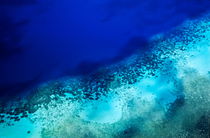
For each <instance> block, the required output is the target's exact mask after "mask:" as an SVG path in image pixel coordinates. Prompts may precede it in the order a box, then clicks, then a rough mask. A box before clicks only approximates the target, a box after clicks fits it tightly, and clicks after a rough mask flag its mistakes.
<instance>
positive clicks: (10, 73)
mask: <svg viewBox="0 0 210 138" xmlns="http://www.w3.org/2000/svg"><path fill="white" fill-rule="evenodd" d="M209 7H210V1H209V0H186V1H183V0H170V1H168V0H159V1H156V0H147V1H146V0H145V1H142V0H101V1H93V0H76V1H73V0H59V1H58V0H52V1H41V0H37V1H36V0H19V1H18V0H10V1H7V0H0V93H1V97H5V96H15V95H17V94H19V93H20V92H23V91H24V90H26V89H28V88H30V87H33V86H35V85H37V84H39V83H41V82H43V81H47V80H51V79H55V78H58V77H61V76H66V75H83V74H88V73H90V72H92V71H94V70H95V69H97V68H98V67H100V66H103V65H105V64H112V63H114V62H118V61H120V60H122V59H124V58H126V57H128V56H129V55H131V54H132V53H134V52H135V51H137V50H140V51H141V52H142V54H143V53H144V52H145V51H147V50H149V48H148V45H147V42H148V40H149V39H150V38H151V37H152V36H154V35H155V34H158V33H161V32H166V31H169V30H170V29H172V28H174V27H175V26H177V25H180V24H181V23H183V21H185V20H187V19H189V18H195V17H197V16H199V15H201V14H202V13H205V12H206V11H207V10H209Z"/></svg>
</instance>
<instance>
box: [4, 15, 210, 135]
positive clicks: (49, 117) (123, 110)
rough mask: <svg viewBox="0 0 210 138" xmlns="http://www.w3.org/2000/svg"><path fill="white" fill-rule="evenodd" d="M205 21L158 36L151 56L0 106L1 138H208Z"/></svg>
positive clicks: (209, 43)
mask: <svg viewBox="0 0 210 138" xmlns="http://www.w3.org/2000/svg"><path fill="white" fill-rule="evenodd" d="M209 39H210V16H209V15H208V14H207V15H205V16H203V17H202V18H199V19H195V20H191V21H187V22H185V23H184V24H183V25H181V26H179V27H178V28H175V29H174V30H172V31H171V32H168V33H166V34H159V35H157V36H155V37H154V38H153V39H152V40H151V42H150V46H151V47H152V50H151V51H150V52H148V53H145V55H144V56H139V55H141V54H139V55H138V53H137V54H135V55H132V56H131V57H130V58H128V59H126V60H124V61H122V62H120V63H117V64H115V65H111V66H107V67H104V68H101V69H99V70H98V71H96V72H94V73H92V74H90V75H88V76H83V77H77V78H70V77H66V78H61V79H59V80H54V81H51V82H46V83H45V84H42V85H41V86H39V87H38V88H36V89H33V90H31V91H30V92H28V95H26V96H25V97H24V98H19V99H17V100H16V101H13V102H11V103H9V104H7V105H3V104H1V105H2V106H1V107H0V138H27V137H29V138H118V137H120V138H123V137H125V138H208V137H210V40H209Z"/></svg>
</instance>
